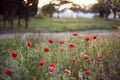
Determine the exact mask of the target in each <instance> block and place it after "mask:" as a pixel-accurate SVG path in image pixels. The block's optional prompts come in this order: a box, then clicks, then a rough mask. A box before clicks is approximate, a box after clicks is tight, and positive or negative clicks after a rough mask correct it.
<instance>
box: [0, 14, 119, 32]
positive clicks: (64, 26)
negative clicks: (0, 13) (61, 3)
mask: <svg viewBox="0 0 120 80" xmlns="http://www.w3.org/2000/svg"><path fill="white" fill-rule="evenodd" d="M24 23H25V21H24V20H22V21H21V26H18V25H17V20H15V21H14V30H13V31H16V32H24V31H26V30H25V28H24ZM119 25H120V22H119V20H113V19H101V18H91V19H88V18H41V17H40V16H36V17H34V18H30V20H29V28H28V29H27V31H31V32H66V31H85V30H116V29H117V28H118V26H119ZM0 26H2V23H1V21H0ZM8 26H9V25H8V23H7V27H6V29H5V31H9V28H8ZM2 30H4V29H2V27H0V31H2Z"/></svg>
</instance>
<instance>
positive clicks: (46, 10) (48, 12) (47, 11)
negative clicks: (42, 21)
mask: <svg viewBox="0 0 120 80" xmlns="http://www.w3.org/2000/svg"><path fill="white" fill-rule="evenodd" d="M54 6H55V4H53V3H50V4H47V5H44V6H43V7H42V8H41V11H42V14H43V15H44V16H46V17H52V15H53V13H54V12H56V8H55V7H54Z"/></svg>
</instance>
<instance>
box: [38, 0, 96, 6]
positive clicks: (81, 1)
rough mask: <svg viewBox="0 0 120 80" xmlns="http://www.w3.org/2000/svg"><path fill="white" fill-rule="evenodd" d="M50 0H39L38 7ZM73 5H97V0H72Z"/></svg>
mask: <svg viewBox="0 0 120 80" xmlns="http://www.w3.org/2000/svg"><path fill="white" fill-rule="evenodd" d="M50 1H51V0H39V3H38V7H42V6H43V5H45V4H48V3H49V2H50ZM72 1H73V2H74V3H75V4H83V5H86V6H87V5H89V4H94V3H97V0H72Z"/></svg>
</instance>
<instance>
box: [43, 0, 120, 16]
mask: <svg viewBox="0 0 120 80" xmlns="http://www.w3.org/2000/svg"><path fill="white" fill-rule="evenodd" d="M54 1H56V0H51V2H50V3H49V4H46V5H44V6H43V7H42V8H41V12H42V14H43V15H44V16H46V17H52V15H53V13H55V12H56V13H57V14H58V17H59V13H60V12H62V11H64V9H63V10H61V11H60V10H59V8H60V6H62V5H64V4H72V6H71V7H70V8H69V9H70V10H72V11H73V12H76V13H78V12H80V11H81V12H93V13H99V17H102V18H108V16H109V15H110V13H113V14H114V18H116V15H117V13H118V12H120V0H97V2H98V3H96V4H94V5H93V6H92V7H91V8H90V9H89V10H86V9H85V7H86V6H84V8H82V7H81V5H79V4H74V3H73V2H72V1H68V0H57V1H59V3H58V4H55V3H54ZM56 6H57V8H56ZM118 15H119V18H120V14H118Z"/></svg>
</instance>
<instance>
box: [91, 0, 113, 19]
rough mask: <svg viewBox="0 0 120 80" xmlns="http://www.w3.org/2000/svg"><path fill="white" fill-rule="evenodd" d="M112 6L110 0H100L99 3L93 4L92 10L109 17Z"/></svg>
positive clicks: (101, 15)
mask: <svg viewBox="0 0 120 80" xmlns="http://www.w3.org/2000/svg"><path fill="white" fill-rule="evenodd" d="M111 8H112V6H111V2H110V0H98V3H97V4H95V5H93V7H92V11H93V12H98V13H99V16H100V17H106V18H108V16H109V14H110V9H111Z"/></svg>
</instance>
